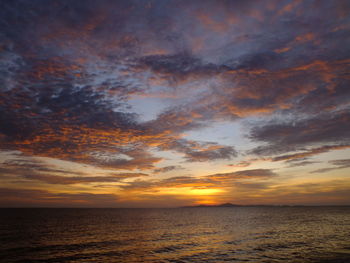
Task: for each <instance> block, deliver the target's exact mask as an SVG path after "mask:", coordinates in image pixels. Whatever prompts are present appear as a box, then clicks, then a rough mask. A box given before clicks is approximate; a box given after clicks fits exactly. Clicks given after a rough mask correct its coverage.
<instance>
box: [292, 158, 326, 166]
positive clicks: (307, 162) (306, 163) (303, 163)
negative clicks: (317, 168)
mask: <svg viewBox="0 0 350 263" xmlns="http://www.w3.org/2000/svg"><path fill="white" fill-rule="evenodd" d="M299 160H300V159H295V160H293V159H291V160H290V161H292V162H288V163H289V165H288V166H287V167H301V166H307V165H310V164H315V163H320V162H316V161H299Z"/></svg>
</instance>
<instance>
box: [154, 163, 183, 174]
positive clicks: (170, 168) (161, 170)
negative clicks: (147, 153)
mask: <svg viewBox="0 0 350 263" xmlns="http://www.w3.org/2000/svg"><path fill="white" fill-rule="evenodd" d="M177 169H182V167H181V166H179V165H169V166H164V167H161V168H157V169H154V170H153V172H154V173H156V174H157V173H166V172H170V171H173V170H177Z"/></svg>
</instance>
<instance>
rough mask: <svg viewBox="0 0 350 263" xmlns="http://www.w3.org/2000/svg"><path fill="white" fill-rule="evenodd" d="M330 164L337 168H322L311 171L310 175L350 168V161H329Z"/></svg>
mask: <svg viewBox="0 0 350 263" xmlns="http://www.w3.org/2000/svg"><path fill="white" fill-rule="evenodd" d="M329 163H330V164H331V165H333V166H335V167H329V168H321V169H317V170H314V171H311V172H310V173H326V172H330V171H334V170H338V169H345V168H349V167H350V159H341V160H333V161H329Z"/></svg>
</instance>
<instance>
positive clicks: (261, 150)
mask: <svg viewBox="0 0 350 263" xmlns="http://www.w3.org/2000/svg"><path fill="white" fill-rule="evenodd" d="M349 117H350V115H349V113H348V111H345V110H344V111H343V110H342V111H335V112H328V113H324V114H320V115H317V116H314V117H310V118H306V119H301V120H296V121H290V122H278V123H277V122H276V123H268V124H264V125H262V126H258V127H253V128H252V130H251V134H250V138H251V139H252V140H254V141H261V142H265V143H267V145H266V146H259V147H257V148H255V149H253V150H252V151H251V153H254V154H259V155H262V154H278V153H283V152H288V151H295V150H298V149H303V148H305V147H306V146H309V147H310V146H319V145H320V144H326V145H324V146H320V147H317V148H314V149H313V150H309V151H306V152H303V153H300V154H291V155H285V156H280V157H276V158H275V159H274V160H275V161H278V160H287V159H290V158H303V157H307V156H311V155H315V154H318V153H323V152H326V151H329V150H332V149H345V148H347V147H348V145H349V144H350V137H349V134H350V133H349V130H350V126H349V121H348V120H349ZM339 127H342V129H339ZM327 144H328V145H327ZM329 144H331V145H329Z"/></svg>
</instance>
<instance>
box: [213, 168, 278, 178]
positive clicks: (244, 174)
mask: <svg viewBox="0 0 350 263" xmlns="http://www.w3.org/2000/svg"><path fill="white" fill-rule="evenodd" d="M276 175H277V174H276V173H274V172H273V171H272V170H270V169H251V170H241V171H237V172H232V173H218V174H212V175H208V176H207V178H210V179H212V180H215V181H216V180H217V181H225V180H237V179H251V178H255V179H259V178H261V179H264V178H270V177H274V176H276Z"/></svg>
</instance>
